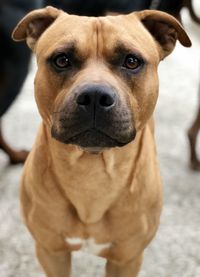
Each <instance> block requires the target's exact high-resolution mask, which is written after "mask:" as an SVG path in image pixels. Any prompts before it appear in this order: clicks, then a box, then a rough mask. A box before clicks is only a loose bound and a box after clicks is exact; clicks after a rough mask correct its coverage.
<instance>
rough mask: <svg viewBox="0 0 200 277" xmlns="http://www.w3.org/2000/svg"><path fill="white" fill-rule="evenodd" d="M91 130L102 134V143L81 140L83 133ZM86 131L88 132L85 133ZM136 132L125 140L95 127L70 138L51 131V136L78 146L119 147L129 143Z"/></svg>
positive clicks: (96, 133)
mask: <svg viewBox="0 0 200 277" xmlns="http://www.w3.org/2000/svg"><path fill="white" fill-rule="evenodd" d="M92 132H94V134H95V135H97V136H98V135H101V136H103V138H104V139H105V140H104V141H102V145H101V144H94V145H93V144H92V145H90V144H89V143H88V144H87V142H88V141H87V140H84V139H83V140H81V137H84V135H89V134H90V133H91V134H92ZM87 133H88V134H87ZM135 135H136V133H134V134H133V135H132V136H131V137H130V138H129V139H127V140H126V141H120V140H118V139H116V138H113V137H111V136H110V135H108V134H106V133H105V132H103V131H101V130H99V129H97V128H94V127H93V128H88V129H87V130H84V131H83V130H82V131H81V132H79V133H77V134H75V135H73V136H71V137H70V138H67V139H65V138H60V137H59V136H58V135H56V134H55V133H53V132H52V137H54V138H55V139H57V140H58V141H61V142H63V143H65V144H76V145H79V146H80V147H103V148H104V147H116V146H118V147H121V146H124V145H126V144H128V143H130V142H131V141H133V140H134V138H135Z"/></svg>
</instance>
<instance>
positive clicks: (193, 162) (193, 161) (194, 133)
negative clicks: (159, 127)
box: [187, 84, 200, 171]
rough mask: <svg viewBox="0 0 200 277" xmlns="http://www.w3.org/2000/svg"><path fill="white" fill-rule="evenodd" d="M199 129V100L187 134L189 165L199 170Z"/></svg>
mask: <svg viewBox="0 0 200 277" xmlns="http://www.w3.org/2000/svg"><path fill="white" fill-rule="evenodd" d="M199 99H200V84H199ZM199 131H200V101H199V105H198V109H197V113H196V115H195V118H194V120H193V122H192V124H191V126H190V128H189V129H188V132H187V135H188V140H189V146H190V167H191V169H193V170H196V171H200V160H199V158H198V155H197V149H196V145H197V137H198V134H199Z"/></svg>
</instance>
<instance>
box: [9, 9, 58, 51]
mask: <svg viewBox="0 0 200 277" xmlns="http://www.w3.org/2000/svg"><path fill="white" fill-rule="evenodd" d="M60 13H61V11H60V10H58V9H56V8H53V7H50V6H49V7H46V8H44V9H38V10H34V11H32V12H30V13H28V14H27V15H26V16H25V17H24V18H23V19H22V20H21V21H20V22H19V23H18V25H17V26H16V27H15V29H14V31H13V33H12V38H13V39H14V40H16V41H21V40H26V42H27V44H28V46H29V47H30V48H31V49H32V50H34V48H35V44H36V42H37V40H38V38H39V37H40V35H41V34H42V33H43V32H44V31H45V30H46V29H47V28H48V27H49V26H50V25H51V24H52V23H53V22H54V21H55V20H56V18H57V17H58V16H59V14H60Z"/></svg>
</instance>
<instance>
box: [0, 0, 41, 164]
mask: <svg viewBox="0 0 200 277" xmlns="http://www.w3.org/2000/svg"><path fill="white" fill-rule="evenodd" d="M38 5H39V0H31V1H26V0H7V1H1V3H0V37H1V43H0V58H1V64H0V149H2V150H3V151H4V152H5V153H6V154H7V155H8V157H9V160H10V163H11V164H17V163H23V162H24V160H25V159H26V157H27V155H28V151H24V150H20V151H17V150H15V149H13V148H12V147H11V146H10V145H9V144H8V143H7V142H6V140H5V139H4V137H3V131H2V129H3V128H2V126H1V125H2V124H1V121H2V117H3V115H4V114H5V113H6V112H7V110H8V109H9V107H10V106H11V104H12V103H13V101H14V100H15V99H16V97H17V95H18V94H19V92H20V90H21V87H22V85H23V83H24V80H25V78H26V75H27V73H28V69H29V60H30V54H31V52H30V50H29V49H28V48H27V47H26V45H25V44H23V43H22V44H16V43H14V42H13V40H12V39H11V33H12V30H13V28H14V27H15V26H16V24H17V22H19V20H20V19H21V18H22V17H24V16H25V14H27V13H28V12H29V11H31V10H32V9H36V8H37V7H38Z"/></svg>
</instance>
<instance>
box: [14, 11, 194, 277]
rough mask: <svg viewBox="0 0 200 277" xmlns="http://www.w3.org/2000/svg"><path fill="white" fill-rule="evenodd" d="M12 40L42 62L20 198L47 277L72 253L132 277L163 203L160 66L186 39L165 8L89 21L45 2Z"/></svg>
mask: <svg viewBox="0 0 200 277" xmlns="http://www.w3.org/2000/svg"><path fill="white" fill-rule="evenodd" d="M12 37H13V39H14V40H16V41H23V40H26V42H27V44H28V46H29V47H30V48H31V49H32V50H33V52H34V53H35V54H36V58H37V64H38V70H37V73H36V77H35V82H34V83H35V99H36V103H37V106H38V110H39V112H40V115H41V117H42V123H41V126H40V129H39V131H38V134H37V138H36V141H35V144H34V146H33V148H32V150H31V152H30V154H29V156H28V158H27V160H26V162H25V166H24V171H23V177H22V184H21V192H20V195H21V205H22V211H23V215H24V219H25V223H26V225H27V227H28V229H29V230H30V232H31V234H32V236H33V237H34V239H35V242H36V252H37V257H38V259H39V261H40V263H41V265H42V267H43V269H44V271H45V273H46V276H48V277H50V276H51V277H52V276H53V277H67V276H70V259H71V252H72V251H77V250H82V251H84V250H85V251H90V252H91V253H93V254H95V255H99V256H101V257H104V258H106V259H107V265H106V276H107V277H134V276H137V275H138V272H139V270H140V266H141V263H142V256H143V251H144V249H145V248H146V247H147V245H148V244H149V243H150V241H151V240H152V239H153V237H154V236H155V233H156V230H157V228H158V225H159V218H160V213H161V208H162V186H161V180H160V173H159V166H158V162H157V158H156V147H155V140H154V123H153V111H154V108H155V105H156V101H157V97H158V76H157V66H158V64H159V62H160V60H163V59H164V58H165V57H166V56H168V55H169V54H170V53H171V52H172V50H173V48H174V47H175V43H176V40H177V39H178V40H179V41H180V43H181V44H182V45H183V46H185V47H189V46H190V45H191V42H190V39H189V37H188V36H187V34H186V32H185V31H184V29H183V28H182V26H181V25H180V23H179V22H178V21H177V20H176V19H175V18H174V17H172V16H170V15H168V14H166V13H163V12H158V11H150V10H146V11H141V12H135V13H131V14H128V15H118V16H106V17H99V18H95V17H80V16H76V15H69V14H66V13H65V12H63V11H62V10H58V9H56V8H53V7H51V6H49V7H46V8H43V9H39V10H35V11H33V12H31V13H29V14H28V15H27V16H26V17H25V18H23V19H22V21H20V22H19V24H18V25H17V26H16V28H15V30H14V31H13V35H12Z"/></svg>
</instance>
